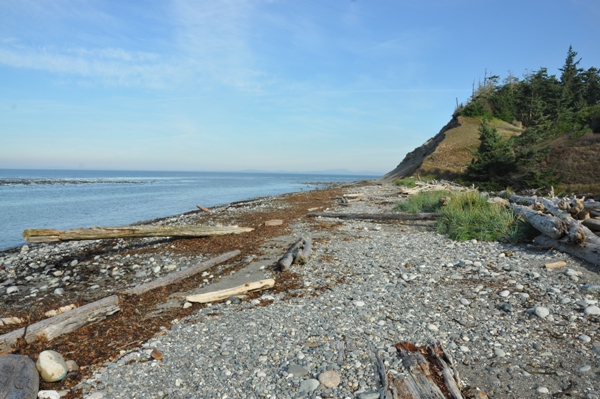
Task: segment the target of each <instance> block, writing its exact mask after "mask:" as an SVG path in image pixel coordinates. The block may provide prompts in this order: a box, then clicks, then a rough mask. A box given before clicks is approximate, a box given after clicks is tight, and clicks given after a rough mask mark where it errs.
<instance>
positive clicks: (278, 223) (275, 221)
mask: <svg viewBox="0 0 600 399" xmlns="http://www.w3.org/2000/svg"><path fill="white" fill-rule="evenodd" d="M282 224H283V220H281V219H273V220H267V221H266V222H265V226H281V225H282Z"/></svg>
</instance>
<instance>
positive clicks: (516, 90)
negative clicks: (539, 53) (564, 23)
mask: <svg viewBox="0 0 600 399" xmlns="http://www.w3.org/2000/svg"><path fill="white" fill-rule="evenodd" d="M580 62H581V59H578V58H577V52H575V51H574V50H573V48H572V47H569V50H568V52H567V57H566V60H565V63H564V65H563V66H562V68H559V71H560V76H558V77H557V76H555V75H551V74H549V73H548V69H547V68H540V69H539V70H537V71H533V72H529V73H527V74H525V75H524V77H523V79H518V78H516V77H514V76H512V75H510V76H508V77H507V78H505V79H504V80H503V81H502V82H500V77H499V76H497V75H493V76H489V77H487V76H486V77H485V78H484V81H483V83H480V84H479V85H478V87H477V88H476V89H475V90H474V92H473V95H472V97H471V99H470V100H469V101H468V103H467V104H466V105H460V106H459V107H457V110H456V112H455V116H458V115H461V116H466V117H471V118H480V119H481V120H482V123H481V126H480V128H479V133H480V136H479V138H480V141H481V143H480V145H479V147H478V148H477V149H476V150H469V151H470V152H471V154H472V156H473V159H472V161H471V163H470V164H469V165H468V167H467V170H466V172H465V173H464V176H463V178H462V179H461V180H463V181H464V182H466V183H475V184H477V185H478V186H479V187H482V188H485V189H501V188H506V187H512V188H515V189H523V188H544V187H545V188H549V187H550V186H551V185H555V184H559V183H564V180H565V179H568V178H569V173H565V172H564V170H563V169H565V170H566V169H568V168H564V167H563V166H564V165H561V164H560V162H557V160H556V159H552V158H553V157H554V158H555V157H556V156H557V154H556V151H554V150H555V149H556V142H557V140H558V139H560V140H563V141H564V140H570V141H574V140H577V139H579V138H581V137H583V136H586V135H593V136H594V137H593V141H594V143H595V142H596V141H598V140H595V139H596V138H600V134H599V133H600V71H599V70H598V69H597V68H595V67H590V68H589V69H587V70H585V69H583V68H580V67H579V64H580ZM494 118H496V119H501V120H503V121H506V122H508V123H512V124H513V125H516V126H522V128H523V132H522V133H521V134H520V135H517V136H514V137H511V138H508V139H505V138H503V137H502V136H501V135H500V134H499V133H498V132H497V130H496V128H495V127H494V125H493V123H490V121H492V120H493V119H494ZM599 143H600V141H599ZM562 145H563V147H564V146H565V144H562ZM566 146H568V143H567V145H566ZM594 148H596V147H594ZM553 151H554V153H553ZM569 156H571V155H569ZM594 157H595V158H599V157H600V152H598V151H597V150H595V149H594V154H593V155H592V158H594ZM588 158H589V155H588ZM592 161H593V162H592V163H591V164H590V165H591V168H592V170H587V171H585V170H582V171H581V173H589V174H596V175H598V174H600V170H594V168H597V165H598V160H597V159H595V160H592ZM594 179H595V183H600V181H599V180H600V176H597V177H594Z"/></svg>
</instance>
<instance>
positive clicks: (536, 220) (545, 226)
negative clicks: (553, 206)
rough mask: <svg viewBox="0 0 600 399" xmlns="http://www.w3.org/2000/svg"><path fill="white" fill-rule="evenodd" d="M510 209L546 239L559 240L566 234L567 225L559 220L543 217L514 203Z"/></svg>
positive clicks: (537, 212) (539, 213) (541, 214)
mask: <svg viewBox="0 0 600 399" xmlns="http://www.w3.org/2000/svg"><path fill="white" fill-rule="evenodd" d="M511 209H512V210H513V211H514V212H515V213H516V214H517V215H519V216H521V217H522V218H523V219H526V220H527V221H528V222H529V223H531V225H532V226H533V227H534V228H535V229H536V230H538V231H539V232H540V233H542V234H544V235H545V236H547V237H551V238H555V239H559V238H562V237H564V236H565V234H567V232H568V226H567V224H566V223H565V222H564V221H563V220H561V219H559V218H556V217H553V216H548V215H544V214H543V213H541V212H539V211H534V210H533V209H531V208H528V207H526V206H523V205H517V204H514V203H513V204H511Z"/></svg>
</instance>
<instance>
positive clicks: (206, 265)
mask: <svg viewBox="0 0 600 399" xmlns="http://www.w3.org/2000/svg"><path fill="white" fill-rule="evenodd" d="M239 254H240V251H238V250H235V251H231V252H226V253H224V254H222V255H219V256H217V257H216V258H212V259H209V260H207V261H206V262H202V263H199V264H197V265H195V266H192V267H189V268H187V269H185V270H181V271H179V272H176V273H171V274H168V275H166V276H164V277H161V278H159V279H156V280H154V281H150V282H149V283H146V284H142V285H138V286H137V287H133V288H130V289H128V290H127V291H125V292H123V294H126V295H140V294H143V293H144V292H148V291H150V290H153V289H155V288H158V287H164V286H165V285H169V284H173V283H176V282H178V281H181V280H183V279H186V278H188V277H191V276H193V275H195V274H198V273H200V272H203V271H205V270H207V269H210V268H211V267H213V266H215V265H218V264H219V263H222V262H225V261H227V260H229V259H231V258H234V257H236V256H238V255H239Z"/></svg>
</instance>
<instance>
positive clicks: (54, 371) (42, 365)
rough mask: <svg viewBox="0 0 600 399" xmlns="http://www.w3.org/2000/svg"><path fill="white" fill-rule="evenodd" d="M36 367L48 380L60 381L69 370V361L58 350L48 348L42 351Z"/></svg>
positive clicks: (45, 379)
mask: <svg viewBox="0 0 600 399" xmlns="http://www.w3.org/2000/svg"><path fill="white" fill-rule="evenodd" d="M35 367H36V368H37V370H38V371H39V372H40V375H41V377H42V379H43V380H44V381H46V382H56V381H60V380H62V379H63V378H65V376H66V375H67V373H68V372H69V370H68V368H67V363H66V362H65V359H64V358H63V357H62V355H61V354H60V353H58V352H56V351H52V350H46V351H43V352H42V353H40V355H39V356H38V360H37V362H36V363H35Z"/></svg>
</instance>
